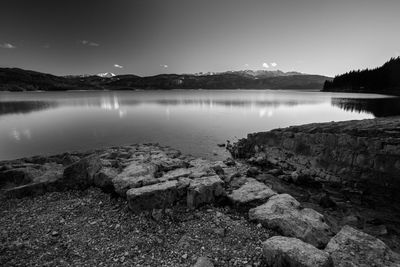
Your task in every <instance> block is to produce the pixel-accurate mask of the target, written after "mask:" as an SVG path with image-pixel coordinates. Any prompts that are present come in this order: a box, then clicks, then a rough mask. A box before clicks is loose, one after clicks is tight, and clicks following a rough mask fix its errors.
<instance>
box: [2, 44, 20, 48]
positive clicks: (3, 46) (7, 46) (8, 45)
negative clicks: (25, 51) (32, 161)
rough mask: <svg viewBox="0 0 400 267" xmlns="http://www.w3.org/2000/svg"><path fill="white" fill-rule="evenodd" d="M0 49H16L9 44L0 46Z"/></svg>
mask: <svg viewBox="0 0 400 267" xmlns="http://www.w3.org/2000/svg"><path fill="white" fill-rule="evenodd" d="M0 48H5V49H14V48H17V47H16V46H15V45H12V44H10V43H3V44H0Z"/></svg>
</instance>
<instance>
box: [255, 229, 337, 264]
mask: <svg viewBox="0 0 400 267" xmlns="http://www.w3.org/2000/svg"><path fill="white" fill-rule="evenodd" d="M263 254H264V257H265V261H266V263H267V265H268V266H271V267H332V266H333V264H332V259H331V257H330V256H329V253H327V252H324V251H322V250H319V249H317V248H315V247H314V246H312V245H310V244H307V243H304V242H303V241H301V240H299V239H297V238H290V237H284V236H274V237H271V238H269V239H268V240H267V241H265V242H264V243H263Z"/></svg>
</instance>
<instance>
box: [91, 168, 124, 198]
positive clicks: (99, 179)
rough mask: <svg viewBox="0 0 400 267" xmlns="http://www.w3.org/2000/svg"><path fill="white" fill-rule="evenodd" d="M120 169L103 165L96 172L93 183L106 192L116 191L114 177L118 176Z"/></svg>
mask: <svg viewBox="0 0 400 267" xmlns="http://www.w3.org/2000/svg"><path fill="white" fill-rule="evenodd" d="M117 175H118V171H117V170H116V169H115V168H110V167H103V168H101V169H100V170H99V172H97V173H96V175H95V176H94V178H93V183H94V185H95V186H96V187H99V188H101V189H102V190H103V191H104V192H108V193H112V192H114V191H115V189H114V184H113V179H114V178H115V177H117Z"/></svg>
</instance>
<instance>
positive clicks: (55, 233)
mask: <svg viewBox="0 0 400 267" xmlns="http://www.w3.org/2000/svg"><path fill="white" fill-rule="evenodd" d="M51 235H52V236H58V235H59V233H58V232H57V231H53V232H51Z"/></svg>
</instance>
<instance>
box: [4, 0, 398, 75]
mask: <svg viewBox="0 0 400 267" xmlns="http://www.w3.org/2000/svg"><path fill="white" fill-rule="evenodd" d="M399 13H400V1H399V0H334V1H333V0H271V1H268V0H263V1H262V0H260V1H258V0H198V1H194V0H107V1H106V0H80V1H76V0H68V1H67V0H65V1H64V0H51V1H50V0H1V2H0V66H1V67H21V68H26V69H33V70H38V71H43V72H48V73H53V74H58V75H65V74H84V73H87V74H93V73H99V72H114V73H118V74H123V73H134V74H139V75H152V74H158V73H194V72H207V71H225V70H237V69H270V70H274V69H281V70H284V71H291V70H296V71H300V72H306V73H317V74H326V75H335V74H339V73H342V72H345V71H348V70H351V69H358V68H366V67H375V66H378V65H381V64H382V63H384V62H385V61H386V60H388V59H389V58H390V57H394V56H399V55H400V31H399V29H400V15H399ZM267 67H268V68H267Z"/></svg>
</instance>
